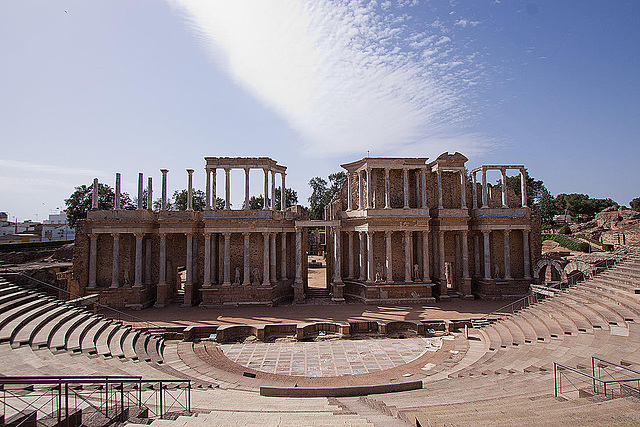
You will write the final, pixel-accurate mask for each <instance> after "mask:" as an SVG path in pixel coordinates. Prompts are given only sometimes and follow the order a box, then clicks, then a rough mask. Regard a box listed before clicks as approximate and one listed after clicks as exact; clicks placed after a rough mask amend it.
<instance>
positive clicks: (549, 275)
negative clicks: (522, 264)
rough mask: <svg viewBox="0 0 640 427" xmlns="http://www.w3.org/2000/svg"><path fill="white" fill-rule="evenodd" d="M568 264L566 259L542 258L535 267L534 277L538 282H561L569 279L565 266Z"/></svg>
mask: <svg viewBox="0 0 640 427" xmlns="http://www.w3.org/2000/svg"><path fill="white" fill-rule="evenodd" d="M567 264H568V262H567V261H565V260H558V259H553V258H541V259H540V260H538V261H537V262H536V263H535V265H534V267H533V278H534V279H536V281H537V282H538V283H541V282H549V281H553V282H559V281H565V280H567V273H566V272H565V268H564V267H565V266H566V265H567Z"/></svg>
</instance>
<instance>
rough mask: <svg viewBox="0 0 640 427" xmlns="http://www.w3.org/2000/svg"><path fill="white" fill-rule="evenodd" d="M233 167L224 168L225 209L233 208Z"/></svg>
mask: <svg viewBox="0 0 640 427" xmlns="http://www.w3.org/2000/svg"><path fill="white" fill-rule="evenodd" d="M230 193H231V169H230V168H224V209H225V210H229V209H231V202H230V200H229V199H230V198H231V195H230Z"/></svg>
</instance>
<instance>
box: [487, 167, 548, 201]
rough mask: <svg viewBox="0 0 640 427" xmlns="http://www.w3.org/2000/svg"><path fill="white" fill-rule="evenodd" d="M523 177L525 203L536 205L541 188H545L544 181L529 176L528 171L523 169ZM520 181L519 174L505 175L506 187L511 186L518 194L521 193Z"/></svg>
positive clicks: (540, 194)
mask: <svg viewBox="0 0 640 427" xmlns="http://www.w3.org/2000/svg"><path fill="white" fill-rule="evenodd" d="M525 177H526V182H527V205H529V206H533V205H537V204H538V203H539V202H540V198H541V197H542V190H543V189H544V188H545V186H544V182H543V181H542V180H538V179H535V178H533V177H531V176H529V171H525ZM521 181H522V179H521V176H520V175H516V176H508V177H507V187H509V188H511V189H512V190H513V191H514V192H515V193H516V194H517V195H518V196H520V195H522V185H521ZM498 183H500V180H498Z"/></svg>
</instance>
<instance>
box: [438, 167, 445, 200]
mask: <svg viewBox="0 0 640 427" xmlns="http://www.w3.org/2000/svg"><path fill="white" fill-rule="evenodd" d="M443 207H444V206H443V203H442V171H441V170H440V169H438V209H442V208H443Z"/></svg>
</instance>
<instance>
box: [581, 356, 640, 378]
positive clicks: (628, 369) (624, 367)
mask: <svg viewBox="0 0 640 427" xmlns="http://www.w3.org/2000/svg"><path fill="white" fill-rule="evenodd" d="M596 360H599V361H600V362H604V363H606V364H607V365H612V366H615V367H617V368H621V369H624V370H626V371H630V372H633V373H634V374H638V375H640V371H636V370H635V369H631V368H629V367H628V366H622V365H618V364H617V363H614V362H609V361H608V360H604V359H601V358H599V357H598V356H591V369H592V371H593V375H594V376H595V374H596V373H595V372H596V365H595V361H596Z"/></svg>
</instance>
